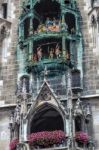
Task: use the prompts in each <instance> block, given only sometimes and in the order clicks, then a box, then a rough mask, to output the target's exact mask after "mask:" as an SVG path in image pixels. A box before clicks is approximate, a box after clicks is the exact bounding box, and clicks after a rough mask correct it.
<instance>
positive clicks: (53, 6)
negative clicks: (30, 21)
mask: <svg viewBox="0 0 99 150" xmlns="http://www.w3.org/2000/svg"><path fill="white" fill-rule="evenodd" d="M34 10H35V12H36V13H37V14H38V15H39V16H41V17H42V18H43V20H45V19H46V18H47V17H49V18H51V19H53V17H57V18H59V16H60V4H59V3H58V2H56V1H52V0H47V1H46V0H41V1H40V3H37V4H36V5H35V6H34Z"/></svg>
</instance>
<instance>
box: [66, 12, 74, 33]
mask: <svg viewBox="0 0 99 150" xmlns="http://www.w3.org/2000/svg"><path fill="white" fill-rule="evenodd" d="M65 22H66V24H67V26H68V32H69V33H71V34H74V33H75V32H76V24H75V16H74V15H73V14H71V13H66V15H65Z"/></svg>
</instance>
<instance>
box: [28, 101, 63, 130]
mask: <svg viewBox="0 0 99 150" xmlns="http://www.w3.org/2000/svg"><path fill="white" fill-rule="evenodd" d="M54 130H63V131H64V117H63V113H62V112H61V110H60V109H59V108H57V107H55V106H54V105H52V104H48V103H44V104H42V105H41V106H40V107H38V108H36V109H35V112H34V113H33V115H32V117H31V121H30V133H35V132H40V131H54Z"/></svg>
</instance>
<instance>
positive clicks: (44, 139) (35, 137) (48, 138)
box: [28, 130, 66, 147]
mask: <svg viewBox="0 0 99 150" xmlns="http://www.w3.org/2000/svg"><path fill="white" fill-rule="evenodd" d="M65 139H66V135H65V133H64V132H63V131H61V130H56V131H51V132H49V131H43V132H37V133H32V134H30V135H29V136H28V140H29V144H31V145H33V146H44V147H49V146H50V145H53V144H61V143H62V142H64V141H65Z"/></svg>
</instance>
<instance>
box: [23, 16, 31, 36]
mask: <svg viewBox="0 0 99 150" xmlns="http://www.w3.org/2000/svg"><path fill="white" fill-rule="evenodd" d="M29 32H30V18H26V19H25V21H24V38H25V39H26V38H28V36H29Z"/></svg>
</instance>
